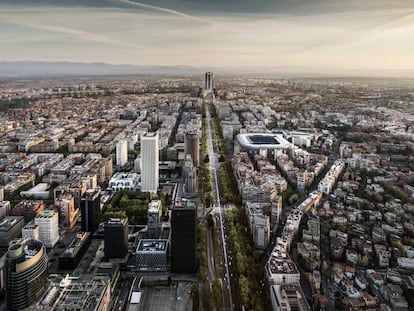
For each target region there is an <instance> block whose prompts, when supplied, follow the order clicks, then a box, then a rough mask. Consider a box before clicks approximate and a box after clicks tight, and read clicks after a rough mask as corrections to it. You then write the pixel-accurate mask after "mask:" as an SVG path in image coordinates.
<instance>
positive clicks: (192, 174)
mask: <svg viewBox="0 0 414 311" xmlns="http://www.w3.org/2000/svg"><path fill="white" fill-rule="evenodd" d="M183 179H184V192H185V193H186V194H193V193H195V192H196V191H197V172H196V168H195V166H194V164H193V160H192V159H191V155H189V154H187V155H186V158H185V161H184V165H183Z"/></svg>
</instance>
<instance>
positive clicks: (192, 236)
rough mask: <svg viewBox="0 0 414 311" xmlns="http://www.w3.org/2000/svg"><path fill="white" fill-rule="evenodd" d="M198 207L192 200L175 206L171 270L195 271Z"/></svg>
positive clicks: (173, 211) (172, 222)
mask: <svg viewBox="0 0 414 311" xmlns="http://www.w3.org/2000/svg"><path fill="white" fill-rule="evenodd" d="M196 215H197V208H196V205H195V203H193V202H191V201H187V202H185V205H183V206H177V205H176V206H175V207H174V208H173V210H172V215H171V271H173V272H178V273H193V272H194V271H195V269H196V249H197V217H196Z"/></svg>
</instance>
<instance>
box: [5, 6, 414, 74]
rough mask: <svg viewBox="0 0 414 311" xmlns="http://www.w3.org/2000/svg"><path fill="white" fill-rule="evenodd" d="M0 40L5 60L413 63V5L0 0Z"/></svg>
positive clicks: (337, 66) (368, 66)
mask: <svg viewBox="0 0 414 311" xmlns="http://www.w3.org/2000/svg"><path fill="white" fill-rule="evenodd" d="M16 2H18V5H16ZM0 42H1V44H0V60H7V61H13V60H47V61H62V60H65V61H76V62H107V63H112V64H136V65H193V66H207V67H209V66H211V67H218V66H226V67H267V68H272V67H275V68H280V67H285V68H287V67H295V68H304V69H307V68H310V69H312V68H322V69H334V70H337V71H339V72H340V71H341V70H345V69H359V70H362V71H363V70H372V69H414V1H413V0H387V1H386V0H254V1H253V0H239V1H236V0H153V1H149V0H148V1H145V2H136V1H135V2H134V1H132V0H100V1H98V0H55V1H52V0H36V1H35V0H31V1H30V0H18V1H16V0H0Z"/></svg>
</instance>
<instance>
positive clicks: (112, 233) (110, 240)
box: [104, 218, 128, 258]
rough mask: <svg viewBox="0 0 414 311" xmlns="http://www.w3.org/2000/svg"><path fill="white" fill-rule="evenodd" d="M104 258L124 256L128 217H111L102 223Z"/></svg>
mask: <svg viewBox="0 0 414 311" xmlns="http://www.w3.org/2000/svg"><path fill="white" fill-rule="evenodd" d="M104 252H105V257H106V258H124V257H125V255H126V254H127V252H128V218H123V219H116V218H111V219H109V220H107V221H106V222H105V224H104Z"/></svg>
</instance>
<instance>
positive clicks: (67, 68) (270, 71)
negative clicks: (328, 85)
mask: <svg viewBox="0 0 414 311" xmlns="http://www.w3.org/2000/svg"><path fill="white" fill-rule="evenodd" d="M206 71H213V72H215V73H219V74H237V75H243V74H252V75H253V74H254V75H272V76H279V77H358V76H359V77H361V76H363V77H401V78H414V70H413V69H407V70H369V71H362V70H352V69H350V70H346V71H344V70H336V71H335V70H324V69H320V68H312V69H309V68H308V69H302V68H295V67H280V68H271V67H266V68H237V69H234V68H219V67H215V68H214V67H213V68H207V67H192V66H184V65H183V66H139V65H112V64H107V63H76V62H37V61H16V62H4V61H3V62H0V78H25V77H64V76H107V75H154V76H160V75H163V76H164V75H167V76H168V75H173V76H186V75H200V74H202V73H204V72H206Z"/></svg>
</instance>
